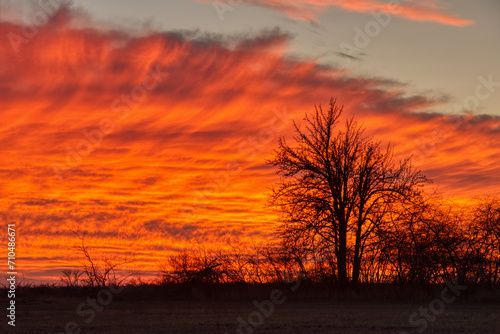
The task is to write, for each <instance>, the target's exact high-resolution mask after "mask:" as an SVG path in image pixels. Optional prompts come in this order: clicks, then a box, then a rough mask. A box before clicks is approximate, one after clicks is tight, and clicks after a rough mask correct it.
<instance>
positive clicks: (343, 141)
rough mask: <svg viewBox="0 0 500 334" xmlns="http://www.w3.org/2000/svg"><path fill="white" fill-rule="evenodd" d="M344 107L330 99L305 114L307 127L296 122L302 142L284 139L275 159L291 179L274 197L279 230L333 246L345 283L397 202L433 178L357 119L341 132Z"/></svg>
mask: <svg viewBox="0 0 500 334" xmlns="http://www.w3.org/2000/svg"><path fill="white" fill-rule="evenodd" d="M342 111H343V107H339V106H337V104H336V101H335V100H331V101H330V108H329V109H328V110H326V111H324V110H323V109H322V107H321V105H320V106H319V108H316V110H315V113H312V114H306V116H305V118H304V121H305V129H301V128H300V127H299V126H298V125H297V124H296V123H295V122H294V127H295V131H296V136H295V137H294V139H295V142H296V144H297V145H296V146H295V147H292V146H289V145H288V144H287V143H286V141H285V139H284V138H280V140H279V147H278V149H277V150H276V151H275V155H274V158H273V159H272V160H270V161H269V164H271V165H272V166H275V167H278V171H277V173H279V174H280V175H281V176H282V177H283V178H284V180H283V181H281V182H280V183H279V184H278V185H277V186H276V187H274V188H273V192H272V194H271V196H270V204H271V206H273V207H277V208H279V209H280V211H281V213H282V220H283V223H284V224H283V225H282V227H281V229H280V231H279V232H280V234H281V235H282V236H283V237H285V238H291V239H293V240H299V239H303V240H306V241H307V243H308V244H309V245H310V247H315V246H316V245H322V247H327V248H328V249H330V250H331V252H332V253H334V254H335V256H336V260H337V263H336V267H337V268H336V269H337V278H338V281H339V282H340V284H346V283H347V282H348V281H349V280H352V282H354V283H357V282H358V280H359V276H360V269H361V261H362V258H363V254H364V251H365V247H366V246H367V245H368V244H369V243H370V242H371V241H372V240H373V237H374V231H375V229H376V228H377V227H378V226H379V225H380V224H381V223H382V222H383V221H384V218H385V217H386V216H387V213H388V212H389V211H390V209H391V206H393V205H395V203H397V202H398V201H403V200H409V199H411V197H412V196H414V194H415V193H416V189H417V188H416V187H417V186H419V185H421V184H422V183H424V182H426V181H428V180H427V179H426V178H425V177H424V176H423V175H422V174H421V173H420V171H417V170H415V169H413V167H412V166H411V164H410V159H405V160H403V161H400V162H399V163H396V162H394V161H393V158H392V149H391V147H390V146H388V147H387V148H386V149H382V148H381V144H380V142H375V141H372V140H371V139H369V138H367V137H366V136H364V135H363V131H364V130H363V128H362V127H361V126H359V125H358V124H357V123H356V122H355V121H354V119H353V118H350V119H347V121H346V122H345V126H344V128H343V129H340V130H337V129H336V127H337V126H338V123H339V119H340V117H341V115H342ZM349 268H350V270H349ZM348 271H350V272H348Z"/></svg>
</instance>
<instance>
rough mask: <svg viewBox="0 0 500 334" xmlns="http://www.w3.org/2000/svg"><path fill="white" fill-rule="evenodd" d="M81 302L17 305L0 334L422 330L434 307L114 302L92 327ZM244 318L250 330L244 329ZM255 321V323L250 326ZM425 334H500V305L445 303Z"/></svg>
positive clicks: (56, 300)
mask: <svg viewBox="0 0 500 334" xmlns="http://www.w3.org/2000/svg"><path fill="white" fill-rule="evenodd" d="M81 303H82V299H81V298H61V297H57V298H50V297H45V298H43V299H35V300H24V301H22V303H20V305H19V306H18V307H17V314H16V327H15V329H14V330H13V329H12V328H11V326H7V324H6V323H7V321H6V320H4V321H3V323H2V325H1V327H0V332H7V333H65V325H66V324H67V323H68V322H74V323H76V324H78V328H75V329H73V330H71V331H68V333H81V334H83V333H110V334H111V333H112V334H115V333H116V334H121V333H179V334H185V333H193V334H198V333H200V334H201V333H215V334H217V333H221V334H225V333H229V334H232V333H269V334H270V333H275V334H278V333H280V334H281V333H287V334H288V333H402V332H404V331H407V332H409V333H418V331H417V329H419V327H412V326H410V324H409V322H408V318H409V316H410V314H412V313H413V312H416V311H418V309H419V307H421V306H423V307H426V306H428V303H402V302H399V303H395V302H387V303H374V302H370V303H368V302H325V301H306V302H305V301H301V302H298V301H292V300H290V301H285V302H284V303H283V304H280V305H274V306H275V307H274V310H273V311H272V312H271V311H269V310H270V308H269V307H268V308H267V311H266V313H268V314H266V316H263V315H262V312H261V313H259V314H260V316H259V315H257V314H256V313H255V312H257V310H258V309H257V307H256V306H255V305H254V304H253V303H252V302H251V301H248V302H246V301H238V302H227V301H224V302H221V301H179V302H178V301H130V300H128V301H125V300H116V301H112V302H111V303H110V304H108V305H105V306H102V310H101V311H100V312H95V318H94V319H92V321H90V322H89V323H86V322H85V320H90V317H91V316H90V315H89V313H91V312H89V310H90V308H89V307H85V308H82V309H81V310H80V311H82V310H83V311H84V312H85V311H86V312H88V313H85V316H82V315H79V314H77V311H76V310H77V307H78V306H79V305H80V304H81ZM267 306H269V304H267ZM252 312H253V313H252ZM251 315H253V317H254V318H252V317H251ZM249 316H250V319H249ZM4 317H5V316H4ZM238 318H240V319H243V320H244V321H245V322H246V323H247V326H243V325H240V322H239V320H238ZM4 319H5V318H4ZM249 322H250V324H254V325H252V326H250V325H248V323H249ZM70 329H71V328H70ZM79 330H80V331H79ZM423 333H450V334H451V333H454V334H456V333H500V305H499V304H498V303H496V304H493V303H464V302H457V303H454V304H450V305H446V309H445V310H444V312H443V313H442V314H440V315H438V316H437V317H436V319H435V320H434V321H433V322H430V321H429V322H428V327H427V329H426V330H425V331H424V332H423Z"/></svg>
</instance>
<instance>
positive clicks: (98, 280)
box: [74, 232, 137, 289]
mask: <svg viewBox="0 0 500 334" xmlns="http://www.w3.org/2000/svg"><path fill="white" fill-rule="evenodd" d="M74 233H75V234H76V236H77V237H78V238H79V239H80V242H81V244H80V245H79V246H76V250H77V251H80V252H81V253H82V254H83V256H84V260H83V262H82V274H81V276H83V277H82V279H83V282H84V283H85V284H86V285H87V286H88V287H90V288H97V289H101V288H106V287H108V286H109V285H111V284H112V285H115V286H119V285H121V284H122V283H124V282H125V281H126V280H127V279H128V278H129V277H131V276H133V275H135V274H137V273H136V272H130V273H128V274H123V273H120V272H119V267H121V266H123V265H126V264H129V263H132V262H133V260H132V259H129V258H125V259H123V260H122V261H116V260H111V259H109V258H106V257H105V258H103V259H102V260H101V261H100V263H99V262H98V261H96V260H95V259H94V258H93V257H92V256H91V255H90V251H89V248H88V246H87V245H86V244H85V234H84V235H80V234H79V233H78V232H74Z"/></svg>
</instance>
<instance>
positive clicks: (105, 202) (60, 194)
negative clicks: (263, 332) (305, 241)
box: [0, 0, 500, 281]
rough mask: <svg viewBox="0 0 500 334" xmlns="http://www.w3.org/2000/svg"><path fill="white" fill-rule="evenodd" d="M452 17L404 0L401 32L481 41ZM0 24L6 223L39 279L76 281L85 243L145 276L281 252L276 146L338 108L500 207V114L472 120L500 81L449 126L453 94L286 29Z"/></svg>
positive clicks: (372, 6)
mask: <svg viewBox="0 0 500 334" xmlns="http://www.w3.org/2000/svg"><path fill="white" fill-rule="evenodd" d="M200 2H203V1H198V2H193V3H194V4H196V5H200V6H203V5H204V4H200ZM210 3H211V1H210ZM249 3H250V4H253V5H258V6H264V8H271V9H273V10H278V11H279V12H284V13H285V14H286V15H287V16H288V17H290V18H291V19H295V20H298V21H303V20H306V21H311V20H317V19H318V18H319V16H320V15H322V14H323V13H325V12H326V11H327V9H328V8H336V9H338V10H345V11H347V12H357V13H369V12H370V11H373V10H381V9H382V6H383V5H384V4H385V3H382V2H381V1H375V0H365V1H339V0H331V1H312V0H308V1H287V2H286V5H285V2H284V1H283V2H282V1H267V0H254V1H249ZM443 3H444V1H423V2H415V1H404V3H403V4H402V5H401V11H400V12H399V13H398V14H396V16H397V17H398V18H402V19H405V20H409V21H415V22H419V23H420V24H423V25H425V24H435V23H438V24H440V25H443V26H446V28H447V29H451V28H453V29H467V28H466V27H468V26H474V24H475V22H474V20H473V19H472V18H471V19H469V18H466V17H463V16H462V15H459V14H455V13H454V12H453V11H452V10H451V9H450V11H447V10H445V9H446V8H447V7H446V5H445V4H443ZM385 5H386V4H385ZM4 10H5V11H4V13H5V14H2V16H1V17H0V32H1V33H0V78H1V81H0V82H1V83H0V103H1V110H0V113H1V116H2V117H1V118H2V121H1V122H0V148H1V153H2V156H1V158H0V195H1V196H0V220H1V221H2V222H5V223H6V222H14V223H16V225H17V229H18V237H17V240H18V241H17V242H18V248H17V257H18V262H19V264H18V266H19V268H22V269H19V271H20V272H22V273H23V274H24V276H25V278H26V279H36V280H53V281H55V280H57V279H58V277H60V273H61V269H64V268H72V267H75V266H78V264H79V261H80V260H81V254H79V253H78V252H76V251H75V250H74V246H76V245H78V242H79V240H78V238H77V236H76V235H75V233H74V232H75V231H76V232H78V233H80V234H86V242H87V244H88V245H89V246H90V247H92V249H93V250H94V251H95V254H96V256H97V257H99V256H108V257H114V258H121V257H127V256H128V257H133V258H134V259H135V262H134V263H133V265H132V267H134V268H139V269H140V270H142V271H143V272H144V273H145V274H144V277H147V276H148V274H149V275H154V273H155V272H156V271H157V269H158V267H157V264H158V263H160V262H162V261H164V260H165V258H166V256H167V255H169V254H172V253H175V252H179V251H181V250H183V249H185V248H187V247H189V246H190V245H193V244H194V243H197V242H200V243H203V244H205V245H207V246H208V247H214V248H220V247H226V246H227V245H228V244H230V243H233V244H235V243H246V244H259V243H260V242H263V241H264V240H269V239H272V238H273V234H272V232H273V228H274V227H275V226H276V220H277V216H276V214H275V212H273V211H272V210H271V209H269V208H268V207H267V206H266V198H267V195H268V194H269V189H268V187H269V186H271V185H272V184H273V182H276V181H277V180H278V179H279V177H278V176H277V175H276V173H275V172H276V171H275V170H274V169H273V168H271V167H270V166H269V165H268V164H266V160H267V159H269V158H270V157H271V155H272V154H273V150H274V149H276V146H277V141H278V138H279V137H281V136H284V137H286V138H291V136H293V125H292V121H293V120H295V121H298V122H300V120H301V119H302V117H303V116H304V113H305V112H308V111H312V110H314V107H315V105H319V104H322V105H326V104H327V103H328V101H329V100H330V98H336V99H337V101H338V103H339V104H341V105H343V106H344V110H345V113H346V115H347V116H352V115H354V116H355V117H356V119H357V120H358V121H359V122H360V123H363V124H364V126H365V127H366V133H367V134H369V135H371V136H373V138H374V139H376V140H381V141H382V142H383V143H384V144H387V143H389V142H390V143H391V144H392V145H393V146H394V152H395V156H396V157H407V156H410V155H413V159H414V160H413V161H414V165H416V166H417V167H418V168H420V169H421V170H422V171H423V173H424V174H425V175H426V176H428V177H429V178H430V179H433V180H434V183H433V184H432V185H429V186H427V188H428V190H429V192H432V191H436V190H437V191H438V192H440V193H442V194H443V196H445V197H446V198H449V199H450V200H455V201H461V202H465V201H468V200H472V199H473V197H474V196H476V195H487V194H494V193H496V192H498V184H499V182H500V155H499V154H498V143H499V142H500V114H499V113H498V109H496V110H494V112H497V114H491V113H489V114H484V113H483V112H482V109H481V108H480V106H479V105H476V104H475V101H476V100H477V101H483V99H482V98H481V97H486V96H487V95H488V96H490V95H491V96H493V95H495V96H496V95H498V89H499V85H500V84H498V81H500V76H498V75H497V74H498V72H493V69H492V72H491V73H482V72H481V73H478V74H477V76H476V77H474V78H473V79H474V81H472V82H471V83H470V84H469V86H470V87H471V91H470V95H471V96H473V97H474V96H475V97H476V99H475V100H474V99H473V98H469V99H468V100H467V98H468V96H463V97H457V98H456V99H455V100H460V102H461V103H463V106H464V107H463V108H457V112H455V113H443V112H442V110H443V108H452V106H453V103H452V101H451V100H450V98H449V96H448V95H447V94H445V93H437V94H430V93H427V92H422V91H421V92H417V91H416V90H415V89H414V87H412V86H411V84H409V83H405V81H404V80H403V79H401V80H399V79H398V78H391V77H382V76H379V75H369V74H367V72H368V71H359V72H358V71H356V70H354V69H352V68H351V67H348V66H342V64H341V63H334V62H327V63H323V62H322V60H321V58H314V57H313V56H311V57H295V56H293V54H292V53H291V52H290V50H291V48H292V45H293V43H294V37H293V36H292V34H291V33H287V32H286V30H283V29H272V28H271V29H268V30H265V31H251V32H249V33H246V34H242V33H239V32H238V33H235V34H224V35H219V34H211V33H204V32H203V31H194V30H193V31H184V30H174V29H172V30H161V29H150V28H141V27H132V28H127V29H126V28H124V27H118V26H117V25H113V24H109V25H107V24H105V23H103V22H102V21H98V20H97V19H94V18H92V16H91V15H90V14H88V13H85V12H84V11H81V10H79V9H78V8H76V9H75V7H71V6H69V7H64V6H63V7H61V8H60V9H58V10H57V11H56V12H54V13H53V15H51V16H50V18H49V20H48V22H46V23H44V24H42V25H38V26H37V27H35V28H34V31H35V30H36V32H32V34H30V35H29V36H27V33H26V32H27V31H29V28H30V26H26V25H25V24H24V23H21V22H19V21H18V20H16V19H15V17H14V16H10V14H9V12H8V11H7V7H4ZM210 14H211V15H216V14H214V13H210ZM3 15H5V16H3ZM215 18H217V16H215ZM31 27H32V28H33V27H34V26H31ZM495 73H496V74H495ZM488 82H489V83H490V84H489V85H488ZM491 82H493V83H494V84H491ZM477 87H479V88H477ZM440 88H441V89H442V90H443V91H446V87H440ZM462 101H463V102H462ZM490 111H491V110H490ZM2 256H4V255H2Z"/></svg>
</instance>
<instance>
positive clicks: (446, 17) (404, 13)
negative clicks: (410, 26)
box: [197, 0, 474, 27]
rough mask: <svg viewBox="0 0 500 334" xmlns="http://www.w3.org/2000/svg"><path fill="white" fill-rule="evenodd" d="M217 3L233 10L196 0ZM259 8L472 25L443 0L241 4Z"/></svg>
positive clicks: (308, 16)
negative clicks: (382, 13) (386, 15)
mask: <svg viewBox="0 0 500 334" xmlns="http://www.w3.org/2000/svg"><path fill="white" fill-rule="evenodd" d="M197 1H202V2H210V3H212V4H214V7H216V8H217V11H218V12H220V13H225V12H227V11H232V10H234V8H233V7H232V6H231V2H229V3H228V2H226V1H212V0H197ZM240 3H247V4H252V5H256V6H263V7H267V8H270V9H273V10H277V11H281V12H283V13H285V14H286V15H288V16H289V17H291V18H293V19H296V20H305V21H316V20H318V17H319V15H321V14H322V13H324V12H326V11H327V10H328V9H329V8H331V7H336V8H339V9H342V10H345V11H349V12H357V13H365V14H370V13H372V12H373V11H385V12H390V13H391V14H393V15H395V16H396V17H400V18H403V19H407V20H412V21H418V22H435V23H439V24H443V25H451V26H457V27H465V26H469V25H471V24H473V23H474V22H473V21H472V20H468V19H464V18H461V17H460V16H458V15H456V14H453V13H449V12H448V11H447V9H448V6H447V5H446V4H445V3H444V1H440V0H427V1H418V2H417V1H410V0H406V1H405V0H403V1H389V2H384V1H378V0H287V1H285V0H246V1H241V2H238V4H240Z"/></svg>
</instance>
